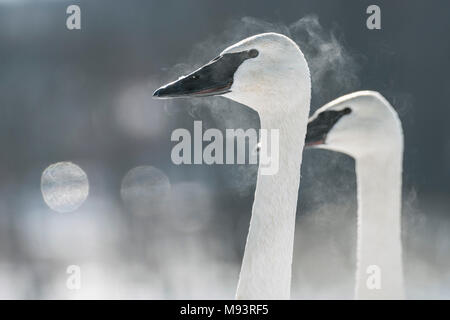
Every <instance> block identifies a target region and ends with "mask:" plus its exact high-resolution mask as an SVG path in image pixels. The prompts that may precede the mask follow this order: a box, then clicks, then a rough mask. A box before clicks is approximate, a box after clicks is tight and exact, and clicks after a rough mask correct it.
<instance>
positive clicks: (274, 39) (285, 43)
mask: <svg viewBox="0 0 450 320" xmlns="http://www.w3.org/2000/svg"><path fill="white" fill-rule="evenodd" d="M295 46H296V45H295V44H294V42H292V40H290V39H289V38H288V37H286V36H283V35H281V34H277V33H263V34H259V35H256V36H252V37H249V38H246V39H244V40H242V41H239V42H238V43H236V44H233V45H232V46H229V47H228V48H226V49H225V50H223V52H222V53H221V54H225V53H234V52H241V51H246V50H251V49H257V50H260V51H263V52H266V53H268V52H274V51H278V50H283V49H287V48H289V47H291V48H292V47H295Z"/></svg>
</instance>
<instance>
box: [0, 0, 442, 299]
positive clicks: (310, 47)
mask: <svg viewBox="0 0 450 320" xmlns="http://www.w3.org/2000/svg"><path fill="white" fill-rule="evenodd" d="M372 2H373V1H370V2H369V1H361V0H346V1H343V0H341V1H336V0H321V1H312V0H295V1H271V2H269V1H260V0H255V1H238V0H227V1H208V0H201V1H200V0H198V1H164V2H162V1H144V0H139V1H138V0H133V1H119V0H108V1H106V0H104V1H101V0H97V1H75V0H74V1H63V0H61V1H57V0H53V1H51V0H39V1H38V0H33V1H32V0H0V104H1V105H0V145H1V147H2V150H3V151H2V152H1V154H0V298H4V299H55V298H58V299H80V298H87V299H91V298H107V299H117V298H124V299H168V298H171V299H195V298H204V299H215V298H222V299H228V298H230V299H231V298H233V297H234V292H235V289H236V285H237V279H238V274H239V268H240V263H241V259H242V255H243V250H244V245H245V239H246V235H247V231H248V224H249V220H250V213H251V205H252V201H253V192H254V187H255V182H256V166H254V165H222V166H220V165H211V166H208V165H180V166H176V165H174V164H173V163H172V161H171V158H170V152H171V149H172V147H173V146H174V144H175V143H174V142H171V141H170V135H171V133H172V131H173V130H174V129H176V128H187V129H188V130H192V127H193V121H194V120H202V121H203V126H204V128H205V129H206V128H208V127H214V128H219V129H221V130H223V129H225V128H244V129H246V128H257V127H258V126H259V120H258V116H257V114H255V113H254V112H253V111H251V110H249V109H248V108H247V107H245V106H242V105H239V104H237V103H234V102H231V101H228V100H226V99H224V98H218V97H215V98H206V99H192V100H189V99H186V100H184V99H179V100H167V101H159V100H152V98H151V95H152V92H153V91H154V90H155V89H156V88H158V87H159V86H160V85H162V84H164V83H166V82H167V81H171V80H174V79H176V78H177V77H178V76H180V75H182V74H183V73H185V72H187V71H189V70H192V69H193V68H195V67H197V66H200V65H202V64H204V63H205V62H207V61H209V60H210V59H212V58H213V57H215V56H216V55H217V54H218V53H219V52H220V51H221V50H223V49H224V48H225V47H227V46H228V45H230V44H233V43H234V42H236V41H238V40H241V39H243V38H245V37H247V36H250V35H254V34H257V33H260V32H265V31H275V32H280V33H283V34H286V35H288V36H290V37H291V38H292V39H294V40H295V41H296V42H297V43H298V44H299V46H300V47H301V49H302V51H303V52H304V53H305V55H306V58H307V60H308V63H309V66H310V69H311V74H312V81H313V83H312V86H313V89H312V104H311V112H313V111H314V110H316V109H317V108H318V107H320V106H321V105H323V104H324V103H326V102H328V101H330V100H332V99H334V98H336V97H338V96H340V95H342V94H346V93H349V92H352V91H355V90H363V89H371V90H377V91H379V92H381V93H382V94H383V95H384V96H385V97H386V98H387V99H388V100H389V101H390V102H391V103H392V105H393V106H394V108H395V109H396V110H397V112H398V113H399V115H400V118H401V120H402V122H403V128H404V132H405V155H404V175H403V182H404V184H403V213H402V221H403V235H402V237H403V248H404V267H405V278H406V280H405V282H406V290H407V297H408V298H425V299H428V298H434V299H436V298H437V299H449V298H450V255H449V252H450V198H449V192H450V126H448V119H449V117H450V109H449V106H448V101H450V91H449V90H448V88H449V86H450V78H449V77H448V72H449V69H450V68H449V67H450V60H449V59H448V57H449V55H450V41H449V39H448V36H446V35H447V34H448V33H449V32H450V20H449V19H448V12H449V11H450V3H449V2H448V1H444V0H442V1H438V0H434V1H427V2H425V1H405V0H403V1H382V0H378V1H376V4H377V5H379V6H380V8H381V26H382V29H381V30H368V29H367V28H366V19H367V17H368V15H367V14H366V8H367V7H368V5H370V4H373V3H372ZM71 4H76V5H79V6H80V8H81V30H68V29H67V28H66V19H67V17H68V16H69V15H68V14H66V9H67V7H68V6H69V5H71ZM191 132H192V131H191ZM355 187H356V185H355V173H354V163H353V160H352V159H350V158H348V157H346V156H344V155H341V154H337V153H332V152H327V151H319V150H306V151H305V152H304V158H303V166H302V183H301V187H300V197H299V204H298V210H297V229H296V238H295V248H294V250H295V252H294V264H293V285H292V298H294V299H352V298H353V286H354V273H355V264H356V261H355V251H356V247H355V245H356V242H355V241H356V189H355ZM70 265H77V266H80V268H81V289H80V290H69V289H68V288H67V286H66V281H67V279H68V277H69V274H68V273H67V272H66V270H67V268H68V266H70Z"/></svg>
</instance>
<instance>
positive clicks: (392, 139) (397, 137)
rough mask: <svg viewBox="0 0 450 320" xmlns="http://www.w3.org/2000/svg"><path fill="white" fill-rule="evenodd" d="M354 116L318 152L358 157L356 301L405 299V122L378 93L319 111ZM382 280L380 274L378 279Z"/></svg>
mask: <svg viewBox="0 0 450 320" xmlns="http://www.w3.org/2000/svg"><path fill="white" fill-rule="evenodd" d="M344 108H350V109H351V110H352V112H351V113H350V114H348V115H345V116H343V117H342V118H341V119H340V120H339V121H338V122H337V123H336V124H335V125H334V126H333V127H332V129H331V130H330V132H329V133H328V134H327V137H326V140H325V143H324V144H322V145H319V146H317V147H318V148H323V149H329V150H334V151H338V152H342V153H346V154H348V155H350V156H352V157H353V158H354V159H355V164H356V177H357V193H358V226H357V229H358V230H357V242H358V243H357V271H356V286H355V297H356V299H403V298H404V288H403V267H402V246H401V189H402V162H403V131H402V126H401V122H400V119H399V118H398V115H397V113H396V112H395V110H394V109H393V108H392V106H391V105H390V104H389V102H388V101H387V100H386V99H385V98H384V97H383V96H382V95H381V94H379V93H378V92H374V91H359V92H354V93H351V94H348V95H345V96H343V97H340V98H338V99H336V100H334V101H332V102H330V103H328V104H326V105H325V106H323V107H322V108H320V109H319V110H317V111H316V112H315V114H314V116H313V117H312V119H314V118H315V117H317V116H318V114H320V113H321V112H323V111H325V110H336V111H339V110H343V109H344ZM371 266H376V268H379V269H378V270H379V271H380V273H379V276H380V280H381V281H380V286H379V288H378V287H373V286H372V285H371V284H370V283H368V281H369V282H370V281H371V280H370V277H371V276H373V274H372V273H371V270H372V269H371V268H372V267H371ZM376 276H378V275H376Z"/></svg>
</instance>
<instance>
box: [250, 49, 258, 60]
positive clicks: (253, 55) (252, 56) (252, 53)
mask: <svg viewBox="0 0 450 320" xmlns="http://www.w3.org/2000/svg"><path fill="white" fill-rule="evenodd" d="M258 55H259V51H258V50H256V49H251V50H250V51H249V52H248V56H249V57H250V58H256V57H257V56H258Z"/></svg>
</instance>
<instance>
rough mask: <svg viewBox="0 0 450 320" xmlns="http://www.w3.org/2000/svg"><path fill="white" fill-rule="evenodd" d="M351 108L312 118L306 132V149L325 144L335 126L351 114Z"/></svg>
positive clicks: (320, 114)
mask: <svg viewBox="0 0 450 320" xmlns="http://www.w3.org/2000/svg"><path fill="white" fill-rule="evenodd" d="M351 112H352V110H351V109H350V108H344V109H342V110H339V111H337V110H326V111H322V112H320V113H319V114H318V115H317V116H315V117H313V118H311V119H310V120H309V122H308V128H307V131H306V140H305V146H306V147H314V146H318V145H322V144H325V141H326V139H327V135H328V133H329V132H330V131H331V129H332V128H333V126H334V125H335V124H336V123H337V122H338V121H339V119H341V118H342V117H343V116H345V115H346V114H349V113H351Z"/></svg>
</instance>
